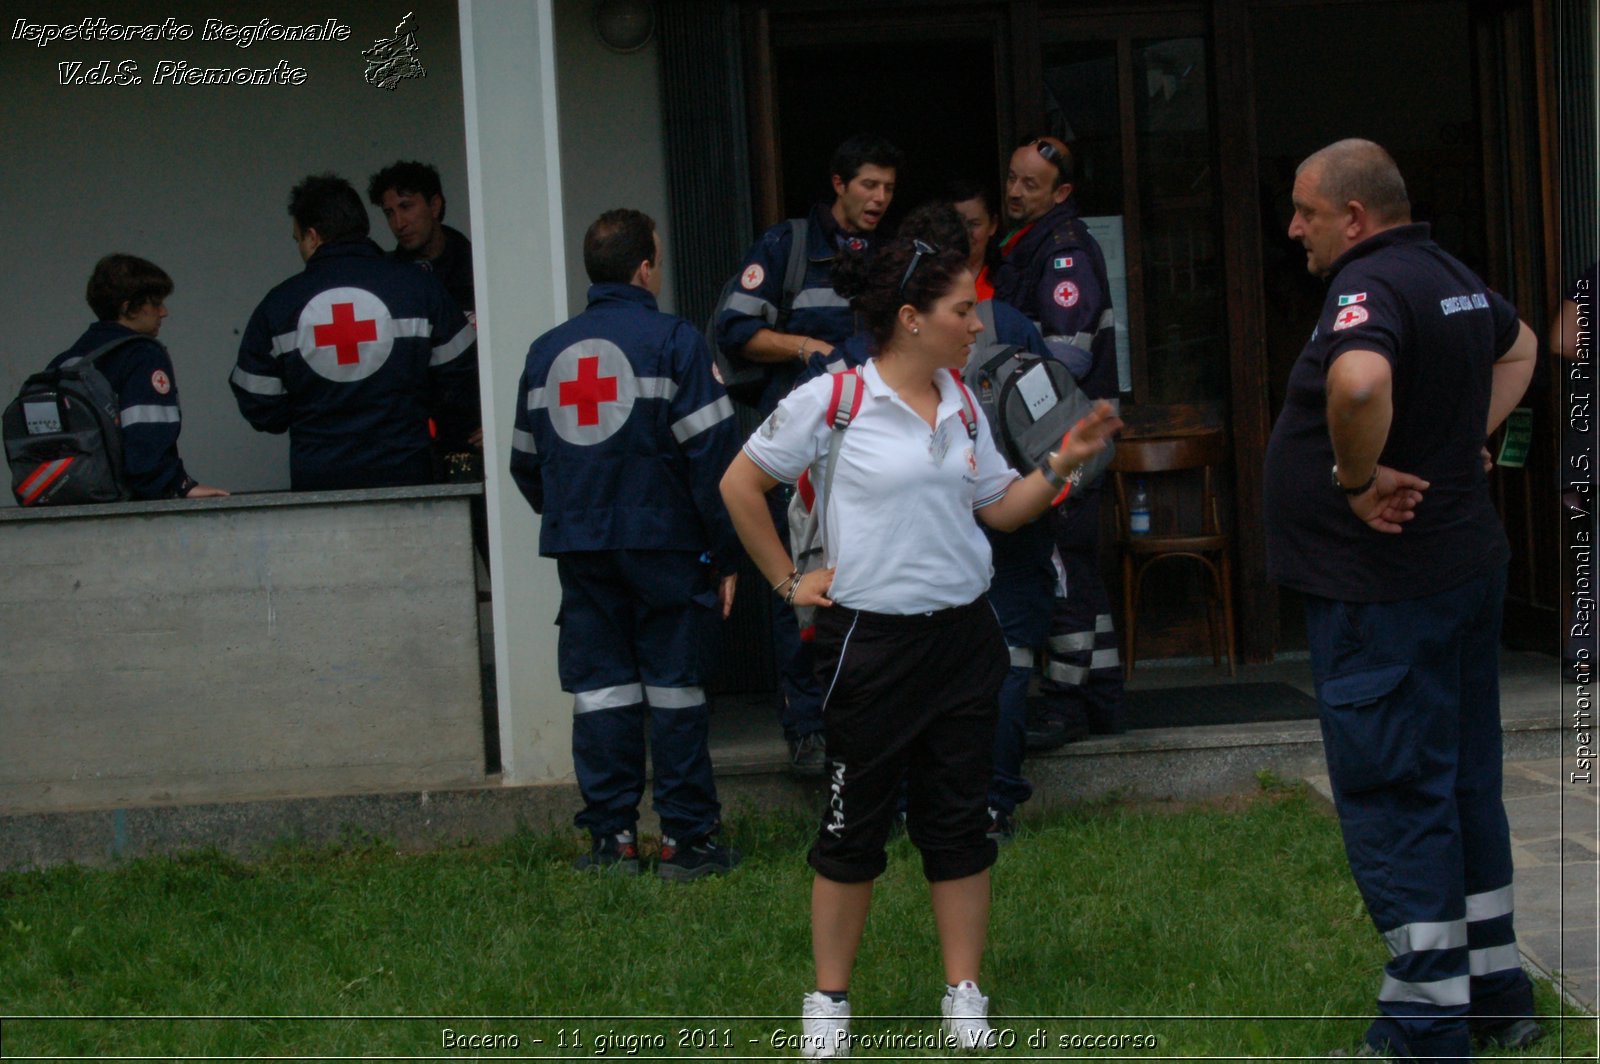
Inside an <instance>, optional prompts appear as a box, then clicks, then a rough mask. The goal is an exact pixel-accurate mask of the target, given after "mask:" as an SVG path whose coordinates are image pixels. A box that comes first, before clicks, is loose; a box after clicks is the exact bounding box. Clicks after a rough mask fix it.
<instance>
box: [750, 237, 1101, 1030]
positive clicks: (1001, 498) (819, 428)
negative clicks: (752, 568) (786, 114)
mask: <svg viewBox="0 0 1600 1064" xmlns="http://www.w3.org/2000/svg"><path fill="white" fill-rule="evenodd" d="M834 289H835V290H836V291H838V292H839V293H840V294H842V295H846V296H847V297H850V298H851V305H852V306H853V307H854V308H855V310H856V312H857V314H858V315H859V317H860V320H861V321H862V322H863V323H864V327H865V328H866V330H867V332H868V333H869V334H870V336H871V338H872V340H873V343H874V347H875V349H876V351H877V354H876V355H875V356H874V357H873V358H872V359H871V360H870V361H868V362H867V363H866V364H865V365H863V366H862V367H861V369H860V371H859V372H860V374H861V382H862V401H861V406H860V410H859V412H858V413H857V414H856V416H855V418H854V420H853V421H852V422H851V424H850V427H849V428H848V429H847V430H846V431H845V433H844V436H843V439H842V442H841V446H840V449H839V457H838V465H837V468H836V470H835V472H834V477H833V485H832V493H831V495H830V497H829V499H828V502H827V505H826V507H825V508H824V511H823V513H824V516H825V519H826V524H825V528H824V539H825V542H826V544H827V549H826V557H827V562H828V567H827V568H824V569H819V570H816V571H814V572H811V573H807V574H806V575H805V576H804V577H796V576H795V574H794V573H793V572H792V571H791V569H792V566H791V562H790V559H789V557H788V555H787V553H786V552H785V550H784V548H783V546H782V544H781V543H780V541H779V539H778V535H777V532H776V530H775V529H774V528H773V525H772V520H771V518H770V516H769V514H768V510H767V507H766V503H765V502H764V501H763V496H764V495H765V493H766V492H767V491H769V490H771V489H772V488H773V487H775V486H776V485H777V484H778V483H779V482H780V481H782V482H784V483H793V482H794V480H795V479H797V478H798V477H799V476H800V474H801V473H802V472H803V471H804V470H806V469H808V468H810V467H811V466H812V465H813V464H818V460H819V459H820V458H823V457H825V456H826V454H827V450H828V441H829V435H830V431H831V430H830V427H829V426H828V425H827V424H824V414H825V412H826V409H827V406H828V403H829V400H830V397H831V395H832V381H831V378H828V377H823V378H819V379H817V380H813V381H810V382H808V383H806V384H804V385H802V386H800V387H799V388H797V389H796V390H795V391H794V392H792V393H791V394H790V395H789V397H788V398H787V399H785V400H784V401H783V403H782V404H781V405H780V406H779V407H778V409H777V410H776V411H775V412H774V413H773V414H772V416H771V417H769V418H768V419H767V420H766V421H765V422H764V423H763V424H762V426H761V427H760V429H758V430H757V431H756V433H755V434H754V435H752V436H751V437H750V439H749V441H748V442H747V443H746V444H745V446H744V449H743V451H742V452H741V453H740V454H739V455H738V457H736V458H735V459H734V462H733V465H732V466H731V467H729V469H728V472H727V474H726V475H725V476H724V478H723V481H722V494H723V498H724V500H725V501H726V502H727V506H728V512H729V514H730V515H731V516H732V518H733V523H734V527H735V528H736V529H737V530H738V532H739V537H740V539H741V540H742V541H743V542H744V546H745V548H746V550H748V551H749V553H750V557H751V559H752V560H753V561H754V562H755V564H756V565H757V567H759V568H760V570H761V572H762V573H763V574H764V575H765V576H766V578H767V581H768V583H770V584H771V585H772V586H773V588H774V590H775V591H776V592H777V593H778V594H779V595H780V596H783V597H784V598H785V600H786V601H788V602H790V603H792V604H798V605H816V606H818V607H820V608H819V609H818V610H817V625H816V658H817V674H818V678H819V680H820V682H821V684H822V688H823V691H824V692H825V694H824V702H823V709H824V718H825V722H826V736H827V747H828V757H829V762H830V763H829V773H830V780H831V786H830V794H829V802H828V808H827V809H826V810H824V812H823V817H822V824H821V827H820V829H819V830H818V832H817V840H816V843H815V844H814V845H813V846H812V849H811V854H810V858H809V860H810V863H811V866H812V867H813V868H814V869H815V870H816V873H817V875H816V879H815V881H814V883H813V887H812V895H811V926H812V949H813V953H814V955H815V960H816V967H817V989H816V991H815V992H813V993H810V994H807V995H806V997H805V1000H804V1003H803V1010H802V1011H803V1016H804V1025H803V1026H804V1039H803V1042H802V1046H801V1049H802V1056H807V1057H832V1056H845V1055H847V1054H848V1050H849V1039H848V1032H849V1016H850V1007H849V1002H848V999H847V997H846V992H847V990H848V988H849V982H850V974H851V969H852V968H853V966H854V963H855V956H856V950H857V948H858V946H859V945H860V942H861V935H862V931H863V930H864V928H865V926H866V918H867V909H868V906H869V904H870V902H871V898H872V881H873V880H874V879H875V878H876V877H877V876H878V875H879V874H881V873H882V871H883V869H884V866H885V863H886V861H885V857H884V843H885V841H886V840H887V838H888V833H889V828H890V824H891V822H892V820H893V818H894V815H895V806H896V800H897V793H898V789H899V786H900V781H901V780H902V779H905V780H907V783H908V810H907V811H908V830H909V833H910V835H911V839H912V841H913V842H914V843H915V844H916V846H917V847H918V849H920V850H921V851H922V861H923V872H924V874H925V875H926V876H927V878H928V881H929V885H930V893H931V895H932V902H933V910H934V919H935V923H936V924H937V926H938V929H939V941H940V947H941V950H942V952H943V955H944V968H945V981H946V983H947V984H948V990H947V991H946V994H945V997H944V1001H943V1003H942V1007H941V1011H942V1013H943V1016H944V1023H945V1030H946V1032H947V1033H948V1034H949V1035H950V1036H951V1037H953V1038H955V1039H957V1040H958V1043H959V1044H960V1045H961V1046H962V1047H963V1048H968V1049H971V1048H979V1047H991V1046H993V1045H994V1044H995V1035H994V1033H993V1031H992V1030H991V1029H990V1027H989V1025H988V1021H987V1009H988V999H987V998H985V997H984V996H983V995H982V994H981V992H980V991H979V990H978V986H977V978H978V967H979V962H980V960H981V958H982V954H983V946H984V940H985V936H986V935H987V931H988V920H989V866H990V865H992V864H993V863H994V859H995V844H994V843H993V842H992V841H990V840H989V839H988V838H987V837H986V835H985V830H986V828H987V825H988V808H987V789H988V783H989V775H990V759H991V753H992V750H993V738H994V727H995V718H996V705H997V703H996V699H997V696H998V693H999V688H1000V682H1001V680H1002V679H1003V677H1004V676H1005V673H1006V668H1007V663H1008V655H1007V652H1006V646H1005V640H1004V638H1003V637H1002V636H1001V633H1000V626H999V624H998V623H997V622H996V620H995V617H994V612H993V611H992V610H991V609H990V607H989V605H988V603H987V601H986V600H985V598H984V592H985V590H986V589H987V588H988V586H989V575H990V551H989V543H988V540H987V539H986V538H985V537H984V535H983V532H982V531H981V530H980V529H979V528H978V526H977V523H976V522H975V521H974V515H976V517H977V518H978V519H979V520H982V521H983V522H984V523H985V524H987V525H989V526H991V527H993V528H998V529H1003V530H1009V529H1014V528H1017V527H1019V526H1020V525H1022V524H1024V523H1026V522H1027V521H1029V520H1032V519H1033V518H1035V517H1037V516H1038V515H1039V514H1040V513H1042V512H1043V511H1044V510H1045V508H1046V507H1047V506H1048V505H1049V504H1050V501H1051V499H1053V498H1054V497H1055V496H1056V495H1057V493H1058V492H1059V491H1060V489H1061V486H1062V483H1063V478H1064V477H1065V476H1066V475H1067V474H1068V473H1069V472H1070V471H1071V470H1072V468H1073V467H1074V466H1076V465H1078V464H1079V463H1080V462H1082V461H1083V460H1085V459H1086V458H1088V457H1089V456H1090V455H1092V454H1094V453H1095V452H1097V451H1099V450H1100V449H1101V448H1103V447H1104V446H1105V441H1106V439H1107V438H1108V437H1109V436H1110V435H1111V434H1112V433H1113V432H1114V431H1115V430H1116V428H1117V427H1118V425H1119V424H1120V422H1118V421H1117V419H1116V417H1115V415H1114V414H1113V413H1112V411H1111V408H1110V407H1109V406H1108V405H1107V404H1104V403H1102V404H1100V405H1099V407H1097V409H1096V410H1095V411H1094V412H1093V413H1092V414H1090V415H1089V416H1088V417H1086V418H1085V419H1084V420H1083V422H1081V423H1080V424H1079V425H1078V426H1077V427H1076V428H1075V429H1074V430H1073V431H1072V433H1070V434H1069V435H1068V436H1067V437H1066V438H1064V439H1063V441H1062V447H1061V450H1060V451H1058V452H1056V453H1054V454H1052V455H1051V456H1050V460H1049V463H1048V475H1047V474H1046V472H1045V471H1043V470H1040V471H1035V472H1034V473H1031V474H1029V475H1028V476H1026V477H1019V476H1018V475H1017V474H1016V473H1015V472H1014V471H1012V470H1011V468H1010V467H1009V466H1008V465H1007V464H1006V462H1005V459H1004V458H1002V457H1001V456H1000V453H999V452H998V451H997V450H996V449H995V445H994V442H993V440H992V439H991V438H990V435H989V429H988V426H987V425H986V424H985V422H984V419H983V418H982V416H981V415H979V416H978V417H977V418H976V429H975V434H974V435H969V431H968V428H967V426H966V423H965V420H964V418H963V412H964V411H965V410H967V409H968V408H969V404H968V403H966V402H964V401H963V398H962V386H961V385H960V383H959V381H958V380H957V378H956V376H955V373H956V372H959V370H960V367H962V366H963V365H965V363H966V358H967V350H968V345H969V344H970V343H971V342H972V339H973V337H974V336H976V334H977V333H978V332H979V331H980V330H981V329H982V328H983V326H982V325H981V324H979V321H978V317H977V315H976V314H975V313H974V312H973V304H974V302H975V301H976V299H977V294H976V291H975V289H974V286H973V278H972V274H971V272H970V271H969V270H968V269H967V265H966V262H965V257H964V256H962V255H960V254H959V253H956V252H953V251H943V250H940V249H938V248H934V247H931V246H930V245H928V244H925V243H923V242H921V241H904V240H898V241H894V242H891V243H890V244H888V245H887V246H885V247H883V248H881V249H880V250H879V251H878V252H877V254H876V256H875V257H874V258H873V259H872V261H871V262H870V264H869V263H867V262H865V261H864V260H863V259H862V258H861V257H860V256H858V255H852V254H849V253H845V254H843V255H841V258H840V260H839V263H838V264H837V265H836V267H835V270H834ZM821 480H822V478H821V476H820V473H814V474H813V483H814V484H816V486H817V490H818V491H819V492H820V491H821V490H822V488H821Z"/></svg>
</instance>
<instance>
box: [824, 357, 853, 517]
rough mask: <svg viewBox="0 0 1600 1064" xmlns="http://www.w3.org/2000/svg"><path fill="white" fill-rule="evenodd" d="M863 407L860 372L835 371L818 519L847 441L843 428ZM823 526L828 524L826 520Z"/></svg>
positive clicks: (830, 490) (829, 492)
mask: <svg viewBox="0 0 1600 1064" xmlns="http://www.w3.org/2000/svg"><path fill="white" fill-rule="evenodd" d="M860 411H861V374H860V373H859V372H858V371H856V370H854V369H848V370H845V371H844V372H843V373H835V374H834V375H833V398H832V399H830V400H829V401H828V411H827V414H826V416H825V420H826V421H827V423H828V424H829V425H831V426H832V427H833V432H832V433H831V434H830V435H829V438H828V461H827V463H826V464H825V465H824V466H823V468H822V495H821V504H820V505H819V506H818V507H817V511H818V513H817V520H818V521H819V522H822V521H826V520H827V517H828V514H827V509H828V496H829V495H831V494H832V493H833V469H834V467H835V466H837V465H838V464H839V445H840V444H841V443H843V442H844V430H845V429H847V428H849V427H850V422H851V421H853V420H855V416H856V414H858V413H860ZM820 527H822V528H826V527H828V526H827V525H826V524H823V525H821V526H820Z"/></svg>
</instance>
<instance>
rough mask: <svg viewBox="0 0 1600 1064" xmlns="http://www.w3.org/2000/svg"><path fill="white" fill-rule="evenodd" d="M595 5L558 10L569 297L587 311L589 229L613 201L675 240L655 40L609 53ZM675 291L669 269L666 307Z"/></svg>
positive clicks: (567, 1)
mask: <svg viewBox="0 0 1600 1064" xmlns="http://www.w3.org/2000/svg"><path fill="white" fill-rule="evenodd" d="M594 6H595V5H594V0H557V2H556V4H555V12H554V14H555V31H556V97H557V100H558V106H559V109H560V115H561V195H562V200H563V202H564V206H565V211H564V216H565V219H566V232H567V235H566V248H565V250H566V252H567V303H568V306H569V307H570V309H571V311H572V313H574V314H576V313H577V312H579V311H581V310H582V309H583V307H584V303H585V295H584V294H585V292H586V291H587V290H588V288H589V278H588V276H587V275H586V274H585V273H584V272H583V234H584V232H585V231H586V230H587V229H588V228H589V224H590V223H591V222H593V221H594V220H595V219H596V218H598V217H599V216H600V215H601V214H602V213H604V212H605V211H608V210H610V209H612V208H613V207H632V208H634V209H635V210H641V211H644V212H645V213H646V214H648V215H649V216H650V217H652V218H654V219H655V220H656V225H657V227H658V228H659V230H660V233H661V238H662V240H663V241H670V240H671V239H672V232H671V227H670V225H669V222H668V218H667V164H666V149H665V147H664V145H663V140H662V118H661V89H660V83H659V81H658V77H659V75H658V73H657V42H656V41H655V40H653V39H652V40H651V42H650V43H649V44H648V45H646V46H645V47H644V48H642V49H640V50H639V51H637V52H631V53H629V54H627V55H618V54H617V53H616V52H613V51H610V50H609V49H607V48H606V46H605V45H603V44H601V43H600V38H599V37H598V36H597V35H596V34H595V31H594ZM707 165H714V160H707ZM667 261H668V262H669V263H670V262H671V261H672V257H671V253H670V252H669V253H668V254H667ZM675 293H676V289H675V288H674V286H673V277H672V270H671V268H670V267H669V268H668V270H667V271H666V276H665V280H664V283H663V285H662V289H661V298H660V304H661V309H662V310H665V311H669V312H670V311H672V310H673V308H674V306H675V302H674V299H675ZM530 339H531V337H530Z"/></svg>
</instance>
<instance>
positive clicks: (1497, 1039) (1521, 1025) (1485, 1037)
mask: <svg viewBox="0 0 1600 1064" xmlns="http://www.w3.org/2000/svg"><path fill="white" fill-rule="evenodd" d="M1472 1037H1473V1040H1474V1041H1476V1042H1477V1043H1478V1045H1480V1046H1483V1047H1484V1048H1487V1049H1527V1048H1528V1047H1529V1046H1531V1045H1533V1044H1534V1043H1535V1042H1537V1041H1538V1040H1539V1039H1541V1038H1543V1037H1544V1028H1543V1027H1541V1026H1540V1025H1539V1021H1538V1020H1534V1019H1530V1018H1528V1017H1526V1016H1525V1017H1523V1018H1522V1019H1520V1020H1512V1021H1511V1022H1510V1023H1505V1024H1501V1025H1500V1026H1499V1027H1493V1028H1490V1029H1489V1030H1487V1031H1474V1032H1472Z"/></svg>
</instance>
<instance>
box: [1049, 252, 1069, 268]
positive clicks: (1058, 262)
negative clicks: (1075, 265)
mask: <svg viewBox="0 0 1600 1064" xmlns="http://www.w3.org/2000/svg"><path fill="white" fill-rule="evenodd" d="M1050 267H1051V268H1052V269H1056V270H1070V269H1072V256H1071V255H1062V256H1061V257H1060V258H1056V259H1051V260H1050Z"/></svg>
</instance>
